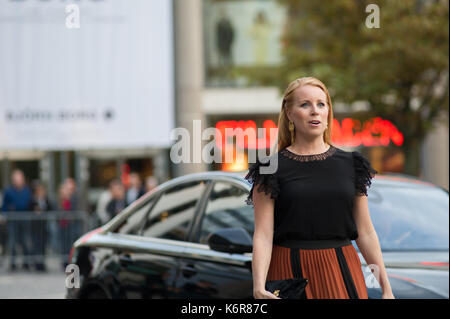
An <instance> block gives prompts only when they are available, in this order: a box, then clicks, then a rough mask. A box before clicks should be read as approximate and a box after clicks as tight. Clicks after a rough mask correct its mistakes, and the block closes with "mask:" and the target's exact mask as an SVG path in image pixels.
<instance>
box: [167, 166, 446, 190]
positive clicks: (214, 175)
mask: <svg viewBox="0 0 450 319" xmlns="http://www.w3.org/2000/svg"><path fill="white" fill-rule="evenodd" d="M247 173H248V171H238V172H225V171H208V172H202V173H192V174H187V175H184V176H181V177H177V178H175V179H173V180H171V181H173V182H174V183H175V182H179V181H183V180H185V181H188V180H191V181H194V180H202V179H220V178H231V179H235V180H236V181H241V182H242V181H244V182H246V183H247V184H249V185H250V183H249V182H248V181H247V180H245V178H244V177H245V176H246V174H247ZM372 181H373V185H391V186H398V187H402V186H403V187H407V186H409V187H411V186H415V187H425V188H429V187H432V188H440V189H442V187H439V186H437V185H435V184H433V183H430V182H428V181H424V180H421V179H419V178H417V177H415V176H411V175H407V174H400V173H385V174H377V175H375V177H374V178H373V180H372ZM444 190H445V189H444ZM445 191H446V190H445Z"/></svg>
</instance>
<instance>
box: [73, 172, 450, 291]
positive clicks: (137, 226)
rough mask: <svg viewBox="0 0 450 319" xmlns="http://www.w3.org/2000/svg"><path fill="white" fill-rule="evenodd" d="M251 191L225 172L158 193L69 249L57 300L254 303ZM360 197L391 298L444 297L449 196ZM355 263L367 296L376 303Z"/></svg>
mask: <svg viewBox="0 0 450 319" xmlns="http://www.w3.org/2000/svg"><path fill="white" fill-rule="evenodd" d="M250 187H251V185H250V184H249V183H248V182H247V181H246V180H245V179H244V178H243V176H242V175H239V174H232V173H225V172H207V173H200V174H191V175H186V176H183V177H180V178H176V179H174V180H171V181H169V182H166V183H164V184H162V185H160V186H159V187H158V188H157V189H155V190H153V191H152V192H150V193H147V194H146V195H144V196H143V197H142V198H141V199H139V200H138V201H136V202H134V203H133V204H132V205H130V206H129V207H127V208H126V209H125V210H124V211H123V212H122V213H120V214H119V215H118V216H116V217H115V218H114V219H113V220H111V221H110V222H109V223H107V224H106V225H104V226H102V227H100V228H98V229H96V230H94V231H91V232H89V233H88V234H86V235H84V236H83V237H81V238H80V239H78V240H77V241H76V242H75V243H74V246H73V248H72V252H71V255H70V262H71V263H73V264H76V265H78V267H79V270H80V278H79V279H80V280H79V281H80V286H79V288H68V289H67V295H66V297H67V298H239V299H247V298H248V299H250V298H253V297H252V276H251V258H252V256H251V251H252V236H253V229H254V224H253V207H252V206H248V205H247V204H246V203H245V199H246V198H247V195H248V193H249V191H250ZM368 199H369V209H370V212H371V218H372V221H373V224H374V227H375V229H376V231H377V234H378V237H379V240H380V244H381V248H382V251H383V259H384V262H385V265H386V269H387V272H388V275H389V279H390V282H391V286H392V289H393V293H394V296H395V297H396V298H448V297H449V294H448V291H449V281H448V279H449V278H448V242H449V241H448V239H449V238H448V221H449V220H448V215H449V212H448V206H449V202H448V201H449V197H448V192H446V191H444V190H443V189H441V188H439V187H436V186H434V185H432V184H429V183H425V182H421V181H419V180H416V179H410V178H404V177H398V176H383V175H381V176H377V177H375V178H374V180H373V183H372V187H371V188H370V189H369V197H368ZM355 247H356V248H357V246H356V244H355ZM360 259H361V262H362V267H363V273H364V275H365V277H366V285H367V287H368V294H369V298H380V297H381V289H380V288H379V286H377V282H376V281H375V280H374V279H373V278H374V277H373V275H372V273H371V271H370V270H369V268H368V267H367V266H366V265H365V263H364V260H363V258H362V256H361V254H360Z"/></svg>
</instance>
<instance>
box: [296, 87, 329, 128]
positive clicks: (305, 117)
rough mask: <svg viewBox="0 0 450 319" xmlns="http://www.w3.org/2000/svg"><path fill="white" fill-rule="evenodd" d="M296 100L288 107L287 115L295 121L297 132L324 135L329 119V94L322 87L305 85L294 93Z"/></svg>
mask: <svg viewBox="0 0 450 319" xmlns="http://www.w3.org/2000/svg"><path fill="white" fill-rule="evenodd" d="M292 94H293V98H294V102H293V103H292V104H291V106H290V107H289V108H287V116H288V118H289V120H290V121H292V122H294V126H295V131H296V134H297V135H298V134H300V135H302V136H309V137H314V136H323V134H324V132H325V130H326V128H327V124H328V123H327V121H328V110H329V106H328V103H327V95H326V94H325V92H324V91H322V89H321V88H319V87H316V86H312V85H304V86H301V87H299V88H297V89H296V90H295V91H294V92H293V93H292Z"/></svg>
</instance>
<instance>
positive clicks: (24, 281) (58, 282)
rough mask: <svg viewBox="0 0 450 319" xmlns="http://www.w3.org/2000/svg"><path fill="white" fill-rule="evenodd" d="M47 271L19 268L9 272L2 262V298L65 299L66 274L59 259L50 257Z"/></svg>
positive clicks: (0, 279)
mask: <svg viewBox="0 0 450 319" xmlns="http://www.w3.org/2000/svg"><path fill="white" fill-rule="evenodd" d="M47 268H48V269H47V272H44V273H42V272H37V271H35V270H34V269H33V270H31V271H25V270H22V269H18V270H16V271H14V272H9V271H8V268H7V264H6V263H5V262H2V263H1V264H0V299H63V298H64V295H65V274H64V272H63V270H62V268H61V265H60V264H59V262H58V260H57V259H50V260H49V261H48V263H47Z"/></svg>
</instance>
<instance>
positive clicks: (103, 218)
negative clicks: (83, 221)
mask: <svg viewBox="0 0 450 319" xmlns="http://www.w3.org/2000/svg"><path fill="white" fill-rule="evenodd" d="M111 199H112V195H111V182H109V183H108V188H107V189H105V190H104V191H102V193H101V194H100V196H99V198H98V201H97V206H96V210H95V212H96V215H97V216H96V219H97V221H96V222H97V226H101V225H103V224H106V223H107V222H108V221H109V214H108V212H107V211H106V206H108V203H109V202H110V201H111Z"/></svg>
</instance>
